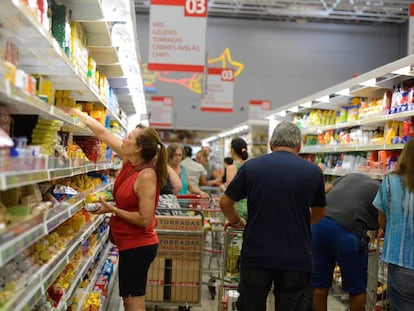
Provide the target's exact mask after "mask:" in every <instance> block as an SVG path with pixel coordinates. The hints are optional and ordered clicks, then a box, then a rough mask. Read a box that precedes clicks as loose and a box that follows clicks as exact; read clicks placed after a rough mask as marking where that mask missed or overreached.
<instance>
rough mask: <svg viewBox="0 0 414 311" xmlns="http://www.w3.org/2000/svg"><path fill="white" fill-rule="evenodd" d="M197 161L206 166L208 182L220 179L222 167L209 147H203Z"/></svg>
mask: <svg viewBox="0 0 414 311" xmlns="http://www.w3.org/2000/svg"><path fill="white" fill-rule="evenodd" d="M196 161H197V162H198V163H200V164H201V165H203V166H204V168H205V169H206V170H207V182H208V181H211V180H215V179H217V178H219V177H220V176H221V175H220V165H219V163H218V159H217V158H216V157H215V156H214V154H213V153H212V152H211V148H210V147H209V146H203V147H202V149H201V150H200V151H198V152H197V155H196Z"/></svg>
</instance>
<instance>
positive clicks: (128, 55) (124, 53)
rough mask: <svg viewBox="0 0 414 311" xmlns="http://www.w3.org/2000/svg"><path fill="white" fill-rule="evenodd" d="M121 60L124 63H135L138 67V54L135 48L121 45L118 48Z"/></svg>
mask: <svg viewBox="0 0 414 311" xmlns="http://www.w3.org/2000/svg"><path fill="white" fill-rule="evenodd" d="M117 54H118V58H119V62H120V63H121V64H122V66H123V65H124V64H134V65H135V66H136V67H138V62H137V55H136V53H135V49H134V48H133V47H129V46H121V47H119V48H118V50H117Z"/></svg>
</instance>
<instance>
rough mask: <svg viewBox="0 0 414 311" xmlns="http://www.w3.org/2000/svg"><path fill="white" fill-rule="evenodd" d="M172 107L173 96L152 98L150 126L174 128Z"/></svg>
mask: <svg viewBox="0 0 414 311" xmlns="http://www.w3.org/2000/svg"><path fill="white" fill-rule="evenodd" d="M172 106H173V98H172V97H171V96H151V101H150V104H149V111H150V120H149V123H150V126H151V127H168V128H170V127H171V126H172Z"/></svg>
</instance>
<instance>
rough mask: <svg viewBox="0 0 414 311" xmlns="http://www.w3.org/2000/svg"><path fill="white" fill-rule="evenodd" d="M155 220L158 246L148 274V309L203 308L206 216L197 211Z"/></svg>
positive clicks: (181, 211)
mask: <svg viewBox="0 0 414 311" xmlns="http://www.w3.org/2000/svg"><path fill="white" fill-rule="evenodd" d="M169 210H170V209H169ZM156 217H157V227H156V231H157V234H158V238H159V246H158V252H157V257H156V258H155V259H154V261H153V262H152V264H151V267H150V269H149V271H148V279H147V291H146V304H147V307H149V308H151V307H155V308H156V309H157V308H158V306H161V307H163V308H164V307H178V308H179V310H190V308H191V307H192V306H200V305H201V283H202V275H201V273H202V259H203V249H204V229H203V224H204V216H203V214H202V213H201V212H200V211H198V210H191V209H178V211H177V213H175V215H157V216H156Z"/></svg>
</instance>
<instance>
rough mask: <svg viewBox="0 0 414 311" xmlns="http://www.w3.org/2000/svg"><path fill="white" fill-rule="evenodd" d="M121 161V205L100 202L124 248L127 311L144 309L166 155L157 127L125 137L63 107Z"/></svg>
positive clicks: (122, 268)
mask: <svg viewBox="0 0 414 311" xmlns="http://www.w3.org/2000/svg"><path fill="white" fill-rule="evenodd" d="M64 110H65V111H67V112H69V113H70V114H72V115H74V116H76V117H78V118H79V119H80V120H81V121H82V122H83V123H85V124H86V125H87V126H88V127H89V128H90V129H91V131H92V132H93V133H94V134H95V135H96V137H97V138H99V139H101V140H102V141H104V142H105V143H106V144H107V145H108V146H109V147H110V148H111V149H112V150H113V151H114V152H116V153H117V154H119V155H120V156H121V157H122V161H123V166H122V169H121V172H120V174H119V175H118V177H117V178H116V180H115V184H114V189H113V195H114V198H115V201H116V206H114V205H111V204H109V203H106V202H104V201H103V200H102V201H101V206H100V208H99V210H98V211H96V212H95V213H96V214H105V213H112V215H113V216H112V217H111V221H110V230H111V234H112V238H113V241H114V243H115V245H116V246H117V247H118V249H119V292H120V296H121V297H122V298H123V301H124V307H125V310H128V311H130V310H134V311H138V310H145V290H146V284H147V272H148V269H149V267H150V264H151V262H152V261H153V260H154V258H155V256H156V254H157V249H158V242H159V241H158V236H157V233H156V231H155V230H154V227H155V225H156V219H155V209H156V206H157V203H158V198H159V193H160V187H162V186H163V185H164V184H165V182H166V180H167V174H168V173H167V151H166V148H165V146H164V145H163V144H162V143H161V141H160V137H159V135H158V133H157V131H155V130H154V129H153V128H150V127H143V126H140V125H138V126H137V127H136V128H135V129H134V130H132V131H131V132H130V133H129V134H128V135H127V136H126V137H125V138H124V139H120V138H119V137H118V136H116V135H114V134H113V133H111V132H110V131H109V130H108V129H106V128H105V127H103V126H102V125H101V124H100V123H99V122H98V121H96V120H95V119H93V118H91V117H89V116H88V115H87V114H85V113H83V112H82V111H80V110H78V109H74V108H70V109H64Z"/></svg>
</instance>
